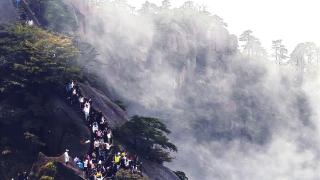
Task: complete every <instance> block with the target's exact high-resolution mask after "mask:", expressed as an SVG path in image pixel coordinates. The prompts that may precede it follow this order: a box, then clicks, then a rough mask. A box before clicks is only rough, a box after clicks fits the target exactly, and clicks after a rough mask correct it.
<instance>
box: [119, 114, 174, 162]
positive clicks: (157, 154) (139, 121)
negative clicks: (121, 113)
mask: <svg viewBox="0 0 320 180" xmlns="http://www.w3.org/2000/svg"><path fill="white" fill-rule="evenodd" d="M169 133H170V130H169V129H168V128H167V127H166V125H165V124H163V123H162V122H161V121H160V120H159V119H156V118H150V117H141V116H133V117H132V118H131V120H130V121H128V122H127V123H125V124H124V125H123V126H122V127H121V128H119V129H117V130H116V136H118V137H119V139H120V140H121V141H123V142H124V143H125V144H126V145H127V146H128V147H129V148H130V149H132V150H133V151H135V152H136V153H137V154H138V155H140V156H142V157H143V158H146V159H149V160H151V161H154V162H157V163H163V162H165V161H166V162H170V161H171V160H172V157H171V156H170V152H169V151H177V147H176V146H175V145H174V144H172V143H171V142H169V139H168V137H167V136H166V135H167V134H169Z"/></svg>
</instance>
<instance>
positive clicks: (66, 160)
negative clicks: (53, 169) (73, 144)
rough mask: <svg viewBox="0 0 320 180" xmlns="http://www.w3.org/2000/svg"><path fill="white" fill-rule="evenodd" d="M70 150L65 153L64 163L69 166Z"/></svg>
mask: <svg viewBox="0 0 320 180" xmlns="http://www.w3.org/2000/svg"><path fill="white" fill-rule="evenodd" d="M68 152H69V150H68V149H66V151H65V152H64V162H65V163H66V165H68V163H69V160H70V156H69V153H68Z"/></svg>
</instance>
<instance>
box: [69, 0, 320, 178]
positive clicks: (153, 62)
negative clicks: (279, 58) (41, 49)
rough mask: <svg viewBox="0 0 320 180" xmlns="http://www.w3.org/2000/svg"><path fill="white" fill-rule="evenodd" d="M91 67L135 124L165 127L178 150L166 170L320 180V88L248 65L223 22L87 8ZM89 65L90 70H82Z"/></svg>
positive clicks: (259, 61)
mask: <svg viewBox="0 0 320 180" xmlns="http://www.w3.org/2000/svg"><path fill="white" fill-rule="evenodd" d="M72 2H73V6H74V7H75V8H76V9H77V10H78V11H79V12H80V13H82V14H83V15H84V19H83V22H79V23H80V24H81V26H80V31H81V32H82V33H81V38H83V39H84V40H86V41H87V42H88V43H90V44H92V45H93V46H94V47H95V48H96V50H97V52H98V53H99V55H98V57H97V61H98V62H96V63H94V64H91V65H90V69H89V70H90V71H91V72H94V73H96V75H98V76H99V78H100V79H101V83H103V84H105V85H107V86H108V87H109V88H110V89H111V92H112V93H113V95H114V96H117V98H120V99H121V100H122V101H123V102H125V104H126V105H127V107H128V113H129V115H135V114H138V115H144V116H152V117H158V118H160V119H162V120H163V122H165V123H166V124H167V126H168V127H169V129H171V130H172V134H171V135H170V138H171V140H172V142H173V143H175V144H176V145H177V146H178V150H179V151H178V153H176V154H173V155H174V156H175V160H174V161H173V162H172V163H168V164H166V165H167V166H169V167H170V168H171V169H172V170H182V171H184V172H186V174H187V176H188V177H189V178H190V179H195V180H197V179H203V180H212V179H223V180H225V179H228V180H229V179H235V180H238V179H239V180H244V179H262V180H263V179H265V180H269V179H319V178H320V174H319V173H318V172H319V170H320V164H319V163H318V162H319V155H320V153H319V144H320V142H319V140H318V139H319V129H318V124H319V123H318V121H319V120H318V119H319V118H318V117H319V113H320V111H319V110H318V109H319V108H318V104H319V102H320V101H319V100H320V93H319V92H318V91H317V89H319V86H320V81H319V78H317V76H310V77H305V82H304V84H302V85H300V84H297V83H296V72H295V71H294V70H293V69H291V68H287V67H283V68H279V67H278V66H277V65H276V64H275V63H273V62H271V61H269V60H268V59H267V58H263V57H259V58H248V57H246V56H243V55H241V53H240V52H239V50H238V40H237V37H236V36H235V35H232V34H230V33H229V32H228V28H227V26H226V24H225V23H224V22H223V20H222V19H221V18H220V17H219V16H216V15H211V14H209V13H208V12H204V11H203V12H199V11H198V10H195V8H193V7H188V6H184V8H175V9H166V8H162V9H160V10H159V9H157V10H156V13H155V10H154V9H152V8H153V6H149V8H148V9H143V10H141V11H139V12H137V11H132V8H130V7H128V6H126V5H125V4H124V3H121V1H119V2H118V3H109V2H107V3H105V4H104V5H101V6H99V8H96V7H90V8H88V7H86V5H84V4H81V3H80V1H79V2H78V1H76V0H73V1H72ZM80 63H85V62H80Z"/></svg>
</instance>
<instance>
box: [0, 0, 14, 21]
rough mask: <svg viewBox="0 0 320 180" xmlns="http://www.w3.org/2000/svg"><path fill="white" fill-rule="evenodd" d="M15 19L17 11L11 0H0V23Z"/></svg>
mask: <svg viewBox="0 0 320 180" xmlns="http://www.w3.org/2000/svg"><path fill="white" fill-rule="evenodd" d="M16 20H17V13H16V9H15V7H14V4H13V3H12V1H11V0H1V1H0V24H8V23H14V22H15V21H16Z"/></svg>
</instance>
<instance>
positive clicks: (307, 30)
mask: <svg viewBox="0 0 320 180" xmlns="http://www.w3.org/2000/svg"><path fill="white" fill-rule="evenodd" d="M161 1H162V0H149V2H153V3H156V4H160V3H161ZM185 1H186V0H172V1H171V3H172V5H173V6H180V5H181V4H183V2H185ZM128 2H129V3H131V4H132V5H134V6H136V7H140V6H141V4H142V3H143V2H145V0H128ZM194 2H195V3H196V4H200V5H206V6H207V7H208V10H209V11H210V12H212V13H214V14H217V15H219V16H220V17H222V18H223V19H224V20H225V22H226V23H227V24H228V29H229V31H230V32H231V33H233V34H236V35H239V34H241V33H242V32H243V31H244V30H246V29H251V30H252V31H253V32H254V35H255V36H256V37H258V38H259V39H260V40H261V42H262V44H263V46H264V47H265V48H266V49H267V50H268V51H269V50H270V46H271V41H272V40H274V39H278V38H281V39H283V40H284V43H285V44H286V45H287V47H288V48H289V51H291V50H292V49H293V48H294V47H295V45H296V44H297V43H299V42H305V41H313V42H316V43H317V44H320V43H319V42H320V20H319V17H320V6H319V5H320V1H319V0H194Z"/></svg>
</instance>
